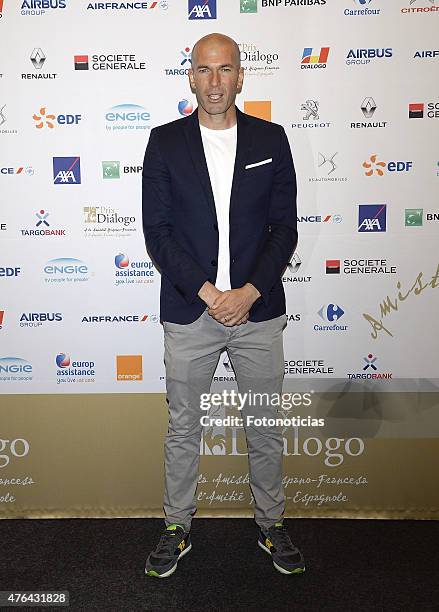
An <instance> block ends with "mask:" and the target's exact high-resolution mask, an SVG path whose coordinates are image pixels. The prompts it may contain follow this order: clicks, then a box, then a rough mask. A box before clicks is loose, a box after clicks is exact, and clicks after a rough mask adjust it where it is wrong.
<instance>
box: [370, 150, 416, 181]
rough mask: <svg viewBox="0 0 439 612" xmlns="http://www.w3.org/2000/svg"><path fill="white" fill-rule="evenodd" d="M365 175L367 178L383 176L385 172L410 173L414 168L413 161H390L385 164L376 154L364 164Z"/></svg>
mask: <svg viewBox="0 0 439 612" xmlns="http://www.w3.org/2000/svg"><path fill="white" fill-rule="evenodd" d="M363 168H364V169H365V170H364V174H365V175H366V176H374V175H375V176H376V175H378V176H383V175H384V171H385V170H387V171H388V172H409V171H410V170H411V169H412V168H413V162H412V161H390V162H384V161H381V160H379V159H378V155H376V154H375V153H374V154H373V155H371V156H370V157H369V159H368V160H366V161H364V162H363Z"/></svg>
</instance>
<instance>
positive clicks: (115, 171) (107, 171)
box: [102, 161, 120, 179]
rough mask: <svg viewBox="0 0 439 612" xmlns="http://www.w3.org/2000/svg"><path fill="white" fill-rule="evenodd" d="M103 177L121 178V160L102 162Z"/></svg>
mask: <svg viewBox="0 0 439 612" xmlns="http://www.w3.org/2000/svg"><path fill="white" fill-rule="evenodd" d="M102 178H104V179H118V178H120V162H118V161H103V162H102Z"/></svg>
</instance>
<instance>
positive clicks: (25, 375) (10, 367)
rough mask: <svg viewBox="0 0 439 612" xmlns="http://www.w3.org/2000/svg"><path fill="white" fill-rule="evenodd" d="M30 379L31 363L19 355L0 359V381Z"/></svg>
mask: <svg viewBox="0 0 439 612" xmlns="http://www.w3.org/2000/svg"><path fill="white" fill-rule="evenodd" d="M30 380H32V364H31V363H29V361H26V359H21V357H2V358H1V359H0V382H17V381H19V382H28V381H30Z"/></svg>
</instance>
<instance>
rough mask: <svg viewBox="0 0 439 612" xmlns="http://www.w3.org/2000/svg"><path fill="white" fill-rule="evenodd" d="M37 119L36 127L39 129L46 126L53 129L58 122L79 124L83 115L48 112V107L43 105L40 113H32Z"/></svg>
mask: <svg viewBox="0 0 439 612" xmlns="http://www.w3.org/2000/svg"><path fill="white" fill-rule="evenodd" d="M32 118H33V120H34V121H35V127H36V128H37V130H41V129H43V128H44V127H48V128H49V129H50V130H53V128H54V127H55V125H56V124H58V125H78V123H79V122H80V121H81V119H82V116H81V115H54V114H52V113H47V112H46V107H45V106H42V107H41V108H40V110H39V114H37V113H34V114H33V115H32Z"/></svg>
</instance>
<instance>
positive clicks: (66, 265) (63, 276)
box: [44, 257, 90, 284]
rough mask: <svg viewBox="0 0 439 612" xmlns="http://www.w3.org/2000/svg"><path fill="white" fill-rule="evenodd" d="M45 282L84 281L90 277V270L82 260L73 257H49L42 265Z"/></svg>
mask: <svg viewBox="0 0 439 612" xmlns="http://www.w3.org/2000/svg"><path fill="white" fill-rule="evenodd" d="M44 274H45V278H44V280H45V281H46V283H55V284H56V283H58V284H62V283H73V282H75V283H76V282H84V281H88V280H89V278H90V270H89V268H88V266H87V264H85V263H84V262H83V261H81V260H80V259H75V258H73V257H61V258H58V259H51V260H50V261H48V262H47V263H46V265H45V266H44Z"/></svg>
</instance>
